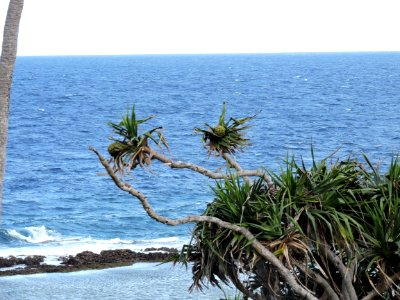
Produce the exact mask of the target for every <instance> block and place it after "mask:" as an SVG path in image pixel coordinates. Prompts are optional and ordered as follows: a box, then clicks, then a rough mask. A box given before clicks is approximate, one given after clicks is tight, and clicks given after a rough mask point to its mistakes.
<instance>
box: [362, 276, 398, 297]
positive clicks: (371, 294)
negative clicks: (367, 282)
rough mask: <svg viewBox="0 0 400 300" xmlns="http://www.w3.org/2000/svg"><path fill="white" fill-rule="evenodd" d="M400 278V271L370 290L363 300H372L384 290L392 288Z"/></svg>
mask: <svg viewBox="0 0 400 300" xmlns="http://www.w3.org/2000/svg"><path fill="white" fill-rule="evenodd" d="M399 280H400V272H399V273H396V274H394V275H392V276H391V277H390V278H389V280H385V281H383V282H382V284H380V285H379V286H377V287H376V288H374V289H373V290H372V291H370V292H369V293H368V294H367V295H366V296H365V297H364V298H362V299H361V300H372V299H375V297H377V296H379V295H380V294H382V293H383V292H385V291H386V290H387V289H388V288H390V287H391V286H392V285H394V284H396V281H399Z"/></svg>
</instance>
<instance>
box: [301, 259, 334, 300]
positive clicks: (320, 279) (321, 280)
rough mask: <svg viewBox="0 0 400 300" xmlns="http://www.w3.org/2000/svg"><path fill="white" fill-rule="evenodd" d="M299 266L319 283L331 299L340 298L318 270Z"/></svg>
mask: <svg viewBox="0 0 400 300" xmlns="http://www.w3.org/2000/svg"><path fill="white" fill-rule="evenodd" d="M297 267H298V268H299V269H300V270H301V271H302V272H303V273H304V274H305V275H306V276H308V277H310V278H311V279H313V280H314V281H315V282H316V283H318V284H319V285H320V286H321V287H322V288H323V289H324V291H325V293H326V294H327V296H328V297H329V299H331V300H340V299H339V296H338V295H337V294H336V292H335V291H334V289H333V288H332V287H331V285H330V284H329V282H328V281H327V280H326V279H325V278H324V277H322V276H321V275H320V274H318V273H317V272H314V271H313V270H311V269H309V268H307V267H306V266H304V265H301V264H298V265H297Z"/></svg>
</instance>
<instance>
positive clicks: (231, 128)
mask: <svg viewBox="0 0 400 300" xmlns="http://www.w3.org/2000/svg"><path fill="white" fill-rule="evenodd" d="M225 114H226V103H225V102H224V104H223V106H222V112H221V115H220V117H219V121H218V124H217V125H216V126H210V125H209V124H207V123H206V124H205V127H206V128H205V129H202V128H195V132H198V133H201V134H202V135H203V142H204V143H206V148H207V149H208V153H209V154H215V155H217V156H218V155H221V154H223V153H231V154H234V153H235V152H237V151H242V150H243V148H244V147H246V146H247V145H249V142H248V141H249V140H248V139H247V138H245V132H244V131H245V130H246V129H248V128H250V126H247V125H244V124H245V123H246V122H248V121H250V120H251V119H253V118H254V116H251V117H246V118H242V119H234V118H230V119H229V120H228V121H225Z"/></svg>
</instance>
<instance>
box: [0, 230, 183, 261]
mask: <svg viewBox="0 0 400 300" xmlns="http://www.w3.org/2000/svg"><path fill="white" fill-rule="evenodd" d="M7 232H8V234H9V235H10V236H12V237H14V238H16V239H19V240H22V241H26V242H27V243H29V244H30V245H29V244H28V245H25V246H21V247H2V246H1V245H0V257H8V256H11V255H13V256H18V257H25V256H28V255H43V256H46V263H48V264H59V261H58V258H59V257H61V256H68V255H76V254H78V253H80V252H83V251H91V252H94V253H100V252H101V251H103V250H115V249H130V250H132V251H137V252H140V251H144V250H145V249H146V248H161V247H168V248H177V249H180V248H181V247H182V245H183V244H184V243H187V242H188V239H186V238H185V239H183V238H180V237H176V236H172V237H163V238H157V239H149V240H124V239H120V238H118V237H116V238H110V239H96V238H92V237H71V236H63V235H61V234H59V233H58V232H56V231H53V230H49V229H47V228H46V227H45V226H39V227H34V226H32V227H26V228H24V229H23V230H15V229H9V230H8V231H7Z"/></svg>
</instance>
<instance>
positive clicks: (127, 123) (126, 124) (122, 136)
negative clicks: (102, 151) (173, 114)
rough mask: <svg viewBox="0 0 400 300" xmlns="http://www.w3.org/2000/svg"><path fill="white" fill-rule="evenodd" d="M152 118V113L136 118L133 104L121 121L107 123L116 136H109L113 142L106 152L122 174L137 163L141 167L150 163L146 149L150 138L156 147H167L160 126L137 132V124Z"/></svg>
mask: <svg viewBox="0 0 400 300" xmlns="http://www.w3.org/2000/svg"><path fill="white" fill-rule="evenodd" d="M152 118H154V115H153V116H149V117H147V118H144V119H137V117H136V113H135V106H133V107H132V111H131V112H130V111H129V110H128V112H127V114H126V115H125V116H123V118H122V120H121V122H119V123H113V122H109V123H108V125H110V126H111V127H112V129H113V132H114V133H115V134H116V135H117V136H118V138H111V140H112V141H113V143H111V144H110V145H109V146H108V152H109V153H110V155H111V157H112V159H113V161H114V169H115V171H118V172H120V173H121V174H124V171H126V170H127V171H129V170H131V169H133V168H135V167H136V166H137V165H140V166H142V167H144V166H145V165H147V166H148V165H150V164H151V155H150V153H149V151H148V149H149V141H150V140H151V141H153V142H154V143H155V144H156V145H157V146H158V147H160V148H161V147H162V146H165V147H166V148H167V149H168V145H167V142H166V140H165V137H164V134H163V131H162V127H154V128H152V129H150V130H148V131H145V132H144V133H139V125H141V124H143V123H144V122H146V121H148V120H150V119H152Z"/></svg>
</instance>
